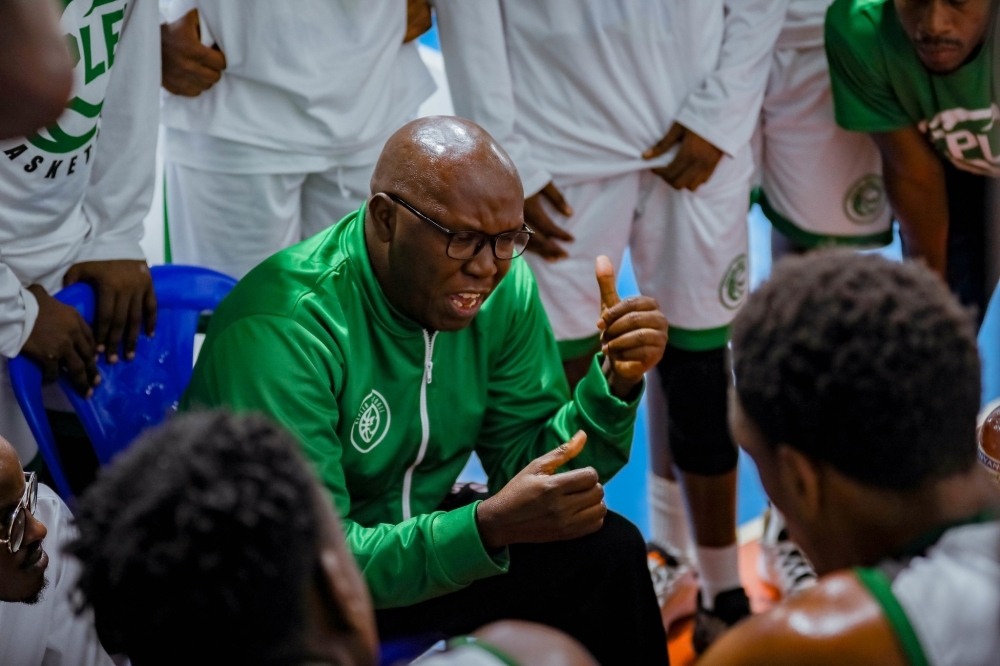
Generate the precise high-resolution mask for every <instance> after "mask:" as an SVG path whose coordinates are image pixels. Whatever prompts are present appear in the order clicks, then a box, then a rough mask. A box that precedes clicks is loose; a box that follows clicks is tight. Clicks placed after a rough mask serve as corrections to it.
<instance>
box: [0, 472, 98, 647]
mask: <svg viewBox="0 0 1000 666" xmlns="http://www.w3.org/2000/svg"><path fill="white" fill-rule="evenodd" d="M35 517H36V518H38V520H39V521H41V523H42V524H43V525H45V528H46V529H47V530H48V533H47V534H46V536H45V540H44V541H42V547H43V548H44V549H45V552H46V553H47V554H48V556H49V566H48V568H46V570H45V578H46V580H47V581H48V584H49V585H48V587H47V588H46V589H45V591H44V592H43V593H42V598H41V600H40V601H39V602H38V603H36V604H32V605H30V606H29V605H27V604H16V603H8V602H0V664H4V666H8V665H9V666H112V664H113V662H112V661H111V658H110V657H109V656H108V654H107V653H106V652H105V651H104V648H103V647H102V646H101V642H100V640H98V638H97V634H96V632H95V631H94V622H93V614H92V613H91V612H89V611H88V612H86V613H84V614H83V615H77V614H76V613H75V612H74V611H73V605H72V604H71V602H70V594H71V593H72V591H73V589H74V588H75V587H76V579H77V577H78V576H79V572H80V565H79V563H78V562H77V561H76V560H74V559H73V558H72V557H69V556H67V555H64V554H63V552H62V549H63V547H64V546H65V545H66V544H67V543H69V542H70V541H71V540H72V539H73V538H75V537H76V529H75V528H74V527H73V524H72V522H71V520H72V514H70V512H69V508H68V507H67V506H66V505H65V504H64V503H63V501H62V500H61V499H59V496H58V495H56V494H55V493H54V492H53V491H52V490H51V489H50V488H49V487H48V486H45V485H41V484H39V486H38V505H37V506H36V507H35Z"/></svg>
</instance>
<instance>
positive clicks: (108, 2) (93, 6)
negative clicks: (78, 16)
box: [66, 0, 118, 18]
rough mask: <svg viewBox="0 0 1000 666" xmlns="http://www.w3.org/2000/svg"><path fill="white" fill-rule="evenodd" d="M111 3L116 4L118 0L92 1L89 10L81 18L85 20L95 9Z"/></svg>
mask: <svg viewBox="0 0 1000 666" xmlns="http://www.w3.org/2000/svg"><path fill="white" fill-rule="evenodd" d="M71 1H72V0H71ZM112 2H118V0H94V4H93V5H91V7H90V9H89V10H87V13H86V14H84V15H83V18H87V17H88V16H90V15H91V14H93V13H94V10H95V9H97V8H98V7H100V6H102V5H110V4H111V3H112ZM66 4H67V5H68V4H69V2H67V3H66Z"/></svg>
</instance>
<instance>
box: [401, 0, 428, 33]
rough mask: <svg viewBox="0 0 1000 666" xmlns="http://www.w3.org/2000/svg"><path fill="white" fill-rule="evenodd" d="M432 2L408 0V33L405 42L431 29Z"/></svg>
mask: <svg viewBox="0 0 1000 666" xmlns="http://www.w3.org/2000/svg"><path fill="white" fill-rule="evenodd" d="M432 25H433V21H432V20H431V3H430V2H428V1H427V0H406V34H405V35H403V43H404V44H409V43H410V42H412V41H413V40H414V39H416V38H417V37H419V36H420V35H422V34H424V33H425V32H427V31H428V30H430V29H431V26H432Z"/></svg>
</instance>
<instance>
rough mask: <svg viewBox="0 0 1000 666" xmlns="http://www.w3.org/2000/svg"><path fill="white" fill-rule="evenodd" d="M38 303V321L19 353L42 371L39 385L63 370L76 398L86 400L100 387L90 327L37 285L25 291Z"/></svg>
mask: <svg viewBox="0 0 1000 666" xmlns="http://www.w3.org/2000/svg"><path fill="white" fill-rule="evenodd" d="M28 291H30V292H31V293H32V294H34V295H35V299H36V300H37V301H38V319H36V320H35V327H34V328H33V329H31V335H29V336H28V339H27V341H26V342H25V343H24V346H23V347H22V348H21V353H22V354H24V355H25V356H27V357H28V358H30V359H31V360H33V361H34V362H35V363H37V364H38V365H40V366H41V367H42V381H43V382H44V383H46V384H51V383H52V382H54V381H55V380H56V378H57V377H58V376H59V368H60V367H61V368H65V369H66V373H67V375H69V379H70V381H72V382H73V386H74V387H75V388H76V390H77V391H78V392H79V393H80V395H82V396H85V397H87V398H89V397H90V396H92V395H93V394H94V387H95V386H97V385H98V384H100V383H101V376H100V375H99V374H97V357H96V350H95V347H94V338H93V336H91V334H90V327H89V326H87V322H85V321H84V320H83V317H81V316H80V313H79V312H77V311H76V309H75V308H72V307H70V306H68V305H64V304H62V303H60V302H59V301H57V300H56V299H54V298H52V297H51V296H49V294H48V293H47V292H46V291H45V290H44V289H42V288H41V287H40V286H38V285H37V284H35V285H31V286H30V287H28Z"/></svg>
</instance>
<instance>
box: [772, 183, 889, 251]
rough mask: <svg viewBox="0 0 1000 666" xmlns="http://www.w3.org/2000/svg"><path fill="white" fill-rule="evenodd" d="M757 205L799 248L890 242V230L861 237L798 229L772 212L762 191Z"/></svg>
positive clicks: (860, 245) (858, 245)
mask: <svg viewBox="0 0 1000 666" xmlns="http://www.w3.org/2000/svg"><path fill="white" fill-rule="evenodd" d="M757 203H759V204H760V209H761V211H763V213H764V216H765V217H767V219H768V220H770V222H771V224H772V225H774V228H775V229H777V230H778V231H780V232H781V234H782V235H783V236H785V238H787V239H788V240H790V241H792V242H793V243H795V244H796V245H798V246H800V247H804V248H806V249H809V250H815V249H817V248H820V247H833V246H838V247H866V248H874V247H885V246H886V245H888V244H889V243H891V242H892V229H886V230H885V231H880V232H879V233H877V234H867V235H863V236H833V235H826V234H814V233H813V232H811V231H806V230H805V229H800V228H799V227H798V226H797V225H796V224H795V223H794V222H792V221H791V220H789V219H788V218H787V217H785V216H784V215H782V214H781V213H779V212H778V211H776V210H774V208H773V207H772V206H771V202H770V201H768V200H767V194H766V193H765V192H764V190H759V193H758V195H757Z"/></svg>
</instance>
